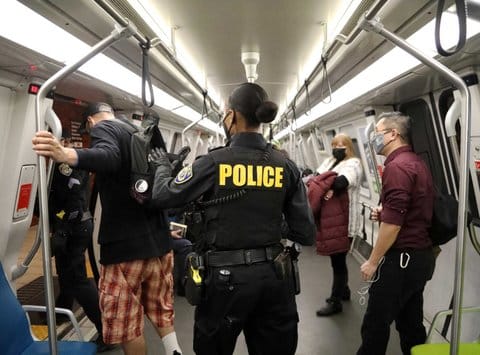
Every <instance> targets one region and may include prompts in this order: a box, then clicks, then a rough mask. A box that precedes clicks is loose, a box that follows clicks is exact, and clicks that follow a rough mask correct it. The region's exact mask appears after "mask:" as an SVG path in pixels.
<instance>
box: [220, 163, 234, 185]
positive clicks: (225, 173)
mask: <svg viewBox="0 0 480 355" xmlns="http://www.w3.org/2000/svg"><path fill="white" fill-rule="evenodd" d="M231 176H232V166H231V165H228V164H220V166H219V172H218V177H219V178H218V180H219V181H218V184H219V185H220V186H225V185H226V183H227V177H231Z"/></svg>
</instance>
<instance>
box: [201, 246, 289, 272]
mask: <svg viewBox="0 0 480 355" xmlns="http://www.w3.org/2000/svg"><path fill="white" fill-rule="evenodd" d="M282 250H283V246H282V245H275V246H271V247H264V248H256V249H237V250H224V251H210V252H207V253H206V254H205V257H206V264H207V266H213V267H221V266H234V265H250V264H255V263H261V262H265V261H272V260H273V259H275V258H276V257H277V255H278V254H280V253H281V252H282Z"/></svg>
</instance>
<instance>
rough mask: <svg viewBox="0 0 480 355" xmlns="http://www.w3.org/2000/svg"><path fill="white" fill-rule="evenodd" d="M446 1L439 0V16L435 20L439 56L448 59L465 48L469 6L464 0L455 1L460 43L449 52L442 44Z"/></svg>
mask: <svg viewBox="0 0 480 355" xmlns="http://www.w3.org/2000/svg"><path fill="white" fill-rule="evenodd" d="M444 4H445V0H438V5H437V16H436V19H435V45H436V47H437V52H438V54H440V55H442V56H444V57H448V56H451V55H453V54H455V53H457V52H458V51H459V50H461V49H462V48H463V46H464V45H465V41H466V38H467V5H466V4H465V1H464V0H455V7H456V8H457V18H458V42H457V45H456V46H455V47H454V48H453V49H452V50H451V51H447V50H445V49H443V47H442V44H441V43H440V24H441V22H442V13H443V6H444Z"/></svg>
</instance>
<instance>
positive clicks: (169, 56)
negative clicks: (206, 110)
mask: <svg viewBox="0 0 480 355" xmlns="http://www.w3.org/2000/svg"><path fill="white" fill-rule="evenodd" d="M95 3H96V4H97V5H98V6H100V7H101V8H102V9H103V10H104V11H105V12H106V13H107V14H108V15H110V16H111V17H112V18H113V19H114V20H115V21H116V22H117V23H118V24H120V25H121V26H127V25H128V24H129V21H128V20H127V19H126V18H125V17H123V16H122V15H121V14H120V13H119V12H118V11H117V10H116V9H114V8H113V7H112V6H111V5H110V4H109V3H108V2H107V1H105V0H95ZM133 36H134V37H135V38H136V39H137V41H138V42H139V43H141V44H143V45H146V44H147V39H146V38H145V37H144V36H142V35H141V34H140V33H138V32H136V33H135V34H134V35H133ZM153 42H154V39H152V47H155V48H157V49H158V50H159V52H160V53H161V54H162V56H163V57H164V58H165V59H166V60H167V62H168V63H169V64H170V65H171V66H172V67H173V68H174V69H175V70H176V71H178V72H179V73H180V74H181V76H182V77H179V75H178V73H175V72H174V71H172V70H171V68H167V67H165V69H167V70H169V71H170V72H171V73H172V75H174V76H177V77H178V79H179V80H180V81H181V82H184V81H185V79H186V80H187V81H188V83H189V84H190V85H191V86H192V87H193V89H194V90H195V91H196V93H197V94H198V95H203V92H204V91H205V89H204V88H203V87H202V86H201V85H200V84H199V83H198V82H197V81H196V80H195V79H194V78H193V77H192V76H191V75H190V73H188V72H187V71H186V70H185V68H184V67H183V66H182V65H181V64H180V63H179V62H178V60H177V58H176V57H175V54H174V53H172V51H170V50H169V49H168V48H167V47H166V46H165V44H164V43H163V42H162V41H160V40H157V41H155V43H153ZM212 110H214V111H217V110H218V107H217V106H215V107H212Z"/></svg>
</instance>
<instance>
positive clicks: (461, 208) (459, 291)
mask: <svg viewBox="0 0 480 355" xmlns="http://www.w3.org/2000/svg"><path fill="white" fill-rule="evenodd" d="M359 26H360V27H361V28H363V29H364V30H366V31H373V32H376V33H378V34H379V35H381V36H383V37H384V38H386V39H388V40H389V41H391V42H392V43H393V44H395V45H397V46H398V47H400V48H402V49H403V50H404V51H406V52H407V53H409V54H411V55H412V56H414V57H415V58H417V59H418V60H420V61H421V62H422V63H423V64H425V65H427V66H428V67H430V68H432V69H433V70H435V71H436V72H438V73H439V74H440V75H442V76H443V77H445V78H446V79H447V80H449V81H450V82H451V83H452V84H453V85H454V86H455V87H456V88H457V89H458V91H459V93H460V96H461V100H462V118H463V122H462V123H463V124H462V126H461V128H462V129H461V137H460V160H459V163H460V165H459V185H460V188H459V201H458V220H457V221H458V226H457V251H456V257H455V282H454V298H453V301H454V302H453V327H452V334H451V335H452V336H451V342H450V343H451V346H450V355H458V351H459V345H460V325H461V317H462V314H461V312H460V308H461V306H462V296H463V276H464V254H465V229H466V222H467V208H466V207H467V205H466V202H467V198H468V174H469V169H468V158H469V156H470V141H469V139H468V138H469V136H470V132H471V122H470V121H471V119H470V118H471V98H470V92H469V91H468V88H467V85H466V84H465V82H464V81H463V80H462V78H461V77H459V76H458V75H457V74H455V73H454V72H453V71H451V70H450V69H449V68H447V67H446V66H445V65H443V64H442V63H440V62H438V61H437V60H435V59H432V58H430V57H429V56H427V55H425V54H424V53H422V52H421V51H420V50H418V49H417V48H415V47H413V46H412V45H410V44H409V43H408V42H407V41H405V40H404V39H402V38H400V37H399V36H397V35H396V34H394V33H392V32H390V31H388V30H387V29H385V27H384V26H383V24H382V23H381V22H379V21H378V20H368V19H367V18H363V19H361V20H360V21H359Z"/></svg>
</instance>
